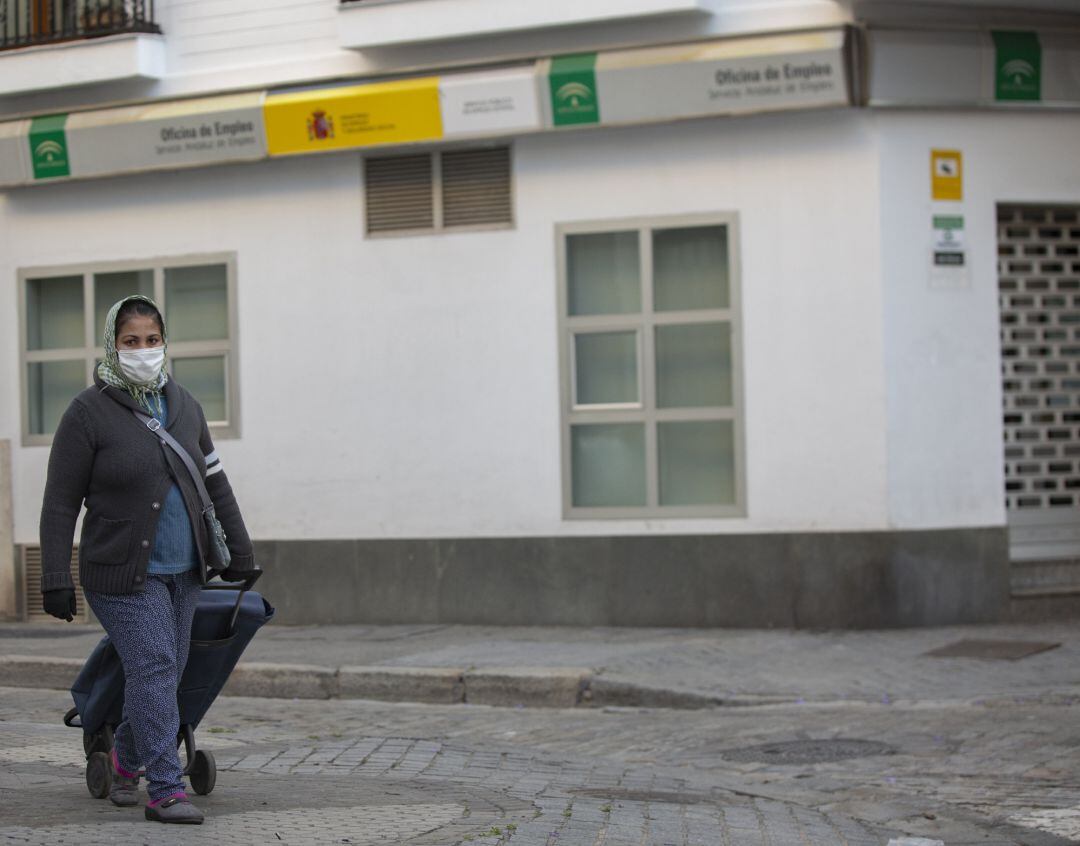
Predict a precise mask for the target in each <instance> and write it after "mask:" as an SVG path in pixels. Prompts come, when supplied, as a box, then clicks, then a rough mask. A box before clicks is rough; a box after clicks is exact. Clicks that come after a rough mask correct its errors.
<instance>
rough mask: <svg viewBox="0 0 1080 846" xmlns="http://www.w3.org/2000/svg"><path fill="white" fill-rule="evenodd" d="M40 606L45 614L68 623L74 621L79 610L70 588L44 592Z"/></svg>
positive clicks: (73, 592)
mask: <svg viewBox="0 0 1080 846" xmlns="http://www.w3.org/2000/svg"><path fill="white" fill-rule="evenodd" d="M41 604H42V607H44V609H45V612H46V613H47V614H52V615H53V616H54V617H56V618H58V619H60V620H67V621H68V622H69V623H70V622H71V621H72V620H73V619H75V615H76V614H77V613H78V610H79V608H78V606H77V605H76V604H75V591H74V590H72V589H71V588H60V589H59V590H47V591H45V593H43V594H42V595H41Z"/></svg>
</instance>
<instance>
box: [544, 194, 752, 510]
mask: <svg viewBox="0 0 1080 846" xmlns="http://www.w3.org/2000/svg"><path fill="white" fill-rule="evenodd" d="M696 226H724V227H726V228H727V235H728V243H727V247H728V272H729V286H730V291H729V303H728V308H726V309H700V310H690V311H664V312H655V311H654V310H653V278H652V274H653V266H652V258H653V256H652V237H651V234H652V232H653V230H658V229H681V228H691V227H696ZM631 230H633V231H636V232H637V233H638V249H639V251H640V252H639V267H640V273H641V276H640V279H639V283H640V284H641V310H640V311H639V312H635V313H632V314H603V315H583V316H576V317H571V316H570V315H569V313H568V310H569V292H568V287H567V286H568V281H569V280H568V278H567V268H566V260H567V250H566V240H567V237H568V236H570V235H590V234H599V233H605V232H626V231H631ZM555 241H556V248H555V251H556V261H557V274H558V297H557V299H558V333H559V334H558V350H559V374H560V403H559V404H560V432H561V453H562V454H561V465H562V500H563V518H564V519H567V520H596V519H601V520H628V519H640V518H656V517H663V518H668V517H671V518H714V517H725V518H726V517H745V516H746V446H745V424H744V409H745V401H744V396H743V367H742V362H743V353H742V317H741V315H742V298H741V279H742V269H741V264H740V257H739V219H738V214H736V213H734V212H717V213H715V214H691V215H674V216H660V217H636V218H623V219H607V220H599V221H581V222H575V223H563V224H557V225H556V227H555ZM717 322H724V323H727V324H729V325H730V327H731V370H732V372H731V379H732V386H731V388H732V405H731V407H730V408H724V407H702V408H657V407H656V327H658V326H671V325H690V324H698V323H717ZM596 331H635V332H637V337H638V365H639V370H638V383H639V391H640V393H639V400H640V402H638V403H625V404H623V403H619V404H604V405H585V406H583V405H577V404H576V401H577V386H576V363H575V360H574V356H575V336H576V335H577V334H579V333H581V332H596ZM718 420H730V421H731V422H732V425H733V426H734V460H735V502H734V503H732V504H730V505H693V506H687V505H666V506H663V505H660V480H659V469H660V468H659V445H658V436H657V424H658V423H666V422H686V421H718ZM587 423H641V424H644V427H645V485H646V500H645V502H646V504H645V505H643V506H618V507H583V506H575V505H574V504H573V468H572V466H571V460H572V442H571V427H572V426H574V425H575V424H587Z"/></svg>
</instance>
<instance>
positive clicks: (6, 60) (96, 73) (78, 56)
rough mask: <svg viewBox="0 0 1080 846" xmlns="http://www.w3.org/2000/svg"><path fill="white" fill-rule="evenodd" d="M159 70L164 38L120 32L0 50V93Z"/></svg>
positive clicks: (152, 75)
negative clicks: (118, 33)
mask: <svg viewBox="0 0 1080 846" xmlns="http://www.w3.org/2000/svg"><path fill="white" fill-rule="evenodd" d="M164 76H165V40H164V38H162V36H160V35H152V34H146V33H136V34H131V33H125V34H123V35H112V36H107V37H105V38H89V39H80V40H76V41H62V42H59V43H57V44H43V45H41V46H38V47H25V48H22V49H19V50H7V51H4V52H2V53H0V96H7V95H10V94H26V93H30V92H33V91H47V90H49V89H53V88H66V87H69V86H73V85H90V84H93V83H98V82H117V81H119V80H124V79H161V78H162V77H164Z"/></svg>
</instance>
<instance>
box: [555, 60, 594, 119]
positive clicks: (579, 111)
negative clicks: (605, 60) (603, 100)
mask: <svg viewBox="0 0 1080 846" xmlns="http://www.w3.org/2000/svg"><path fill="white" fill-rule="evenodd" d="M548 83H549V84H550V87H551V117H552V123H554V125H555V126H573V125H577V124H583V123H599V122H600V98H599V95H598V92H597V89H596V54H595V53H582V54H580V55H576V56H558V57H556V58H554V59H552V60H551V70H550V72H549V74H548Z"/></svg>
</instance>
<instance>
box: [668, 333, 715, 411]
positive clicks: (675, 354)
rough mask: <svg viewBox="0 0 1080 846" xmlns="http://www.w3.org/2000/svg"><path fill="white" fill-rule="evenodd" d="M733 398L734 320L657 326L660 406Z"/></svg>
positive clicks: (712, 403) (705, 403) (709, 403)
mask: <svg viewBox="0 0 1080 846" xmlns="http://www.w3.org/2000/svg"><path fill="white" fill-rule="evenodd" d="M731 401H732V387H731V324H730V323H685V324H675V325H670V326H657V327H656V404H657V406H659V407H660V408H698V407H703V406H722V407H727V406H730V405H731Z"/></svg>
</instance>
